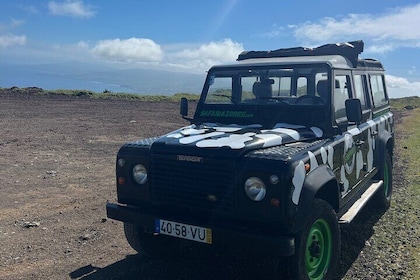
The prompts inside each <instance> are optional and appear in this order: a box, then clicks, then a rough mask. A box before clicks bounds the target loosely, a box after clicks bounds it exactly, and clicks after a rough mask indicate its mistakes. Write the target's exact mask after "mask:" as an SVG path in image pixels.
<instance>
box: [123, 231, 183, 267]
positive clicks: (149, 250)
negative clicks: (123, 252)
mask: <svg viewBox="0 0 420 280" xmlns="http://www.w3.org/2000/svg"><path fill="white" fill-rule="evenodd" d="M124 233H125V238H126V239H127V241H128V244H130V246H131V248H133V249H134V250H136V251H137V252H138V253H139V254H140V255H143V256H146V257H149V258H157V259H163V258H166V257H170V256H172V255H173V254H175V253H176V252H177V251H178V250H177V249H178V247H179V246H178V243H177V242H176V241H175V240H173V239H171V238H170V237H168V236H162V235H153V234H151V233H145V232H144V231H143V229H142V228H141V227H139V226H136V225H133V224H129V223H124Z"/></svg>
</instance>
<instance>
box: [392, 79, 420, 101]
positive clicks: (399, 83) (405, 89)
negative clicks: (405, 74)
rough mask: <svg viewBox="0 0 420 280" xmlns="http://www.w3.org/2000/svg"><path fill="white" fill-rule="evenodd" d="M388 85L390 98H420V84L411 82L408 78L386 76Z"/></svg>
mask: <svg viewBox="0 0 420 280" xmlns="http://www.w3.org/2000/svg"><path fill="white" fill-rule="evenodd" d="M385 78H386V84H387V88H388V91H389V97H390V98H399V97H405V96H415V95H416V96H420V82H410V81H409V80H408V79H406V78H402V77H397V76H392V75H386V77H385Z"/></svg>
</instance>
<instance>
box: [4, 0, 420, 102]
mask: <svg viewBox="0 0 420 280" xmlns="http://www.w3.org/2000/svg"><path fill="white" fill-rule="evenodd" d="M419 15H420V3H419V1H410V0H385V1H366V0H363V1H362V0H353V1H347V2H343V1H326V0H318V1H305V2H304V1H279V0H265V1H255V0H214V1H197V0H195V1H193V0H185V1H181V0H179V1H162V0H154V1H135V0H125V1H103V0H102V1H99V0H55V1H47V0H45V1H43V0H39V1H33V0H14V1H1V2H0V63H8V64H10V63H13V64H44V63H52V62H67V61H72V62H81V63H92V64H104V65H105V64H106V65H107V66H111V67H116V68H153V69H165V70H172V71H186V72H193V73H203V72H204V71H205V70H206V69H208V68H209V67H210V66H211V65H213V64H220V63H224V62H231V61H234V60H235V59H236V57H237V55H238V54H239V53H240V52H241V51H242V50H257V49H258V50H268V49H278V48H286V47H295V46H306V47H314V46H319V45H322V44H326V43H334V42H343V41H352V40H358V39H362V40H364V41H365V51H364V53H363V54H362V57H365V58H367V57H369V58H377V59H379V60H381V61H382V62H383V64H384V66H385V68H386V70H387V72H386V73H387V82H388V88H389V90H390V92H391V97H392V96H395V97H396V96H399V95H400V93H401V92H404V95H420V28H419V27H420V16H419ZM0 86H1V85H0Z"/></svg>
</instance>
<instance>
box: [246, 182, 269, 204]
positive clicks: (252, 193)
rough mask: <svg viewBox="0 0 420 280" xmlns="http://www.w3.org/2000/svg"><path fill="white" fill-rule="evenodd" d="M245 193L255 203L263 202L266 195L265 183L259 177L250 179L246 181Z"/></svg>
mask: <svg viewBox="0 0 420 280" xmlns="http://www.w3.org/2000/svg"><path fill="white" fill-rule="evenodd" d="M244 187H245V193H246V195H247V196H248V197H249V199H251V200H253V201H261V200H263V199H264V197H265V194H266V188H265V185H264V183H263V181H262V180H261V179H259V178H257V177H250V178H248V179H247V180H246V181H245V185H244Z"/></svg>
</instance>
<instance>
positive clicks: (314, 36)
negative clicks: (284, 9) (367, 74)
mask: <svg viewBox="0 0 420 280" xmlns="http://www.w3.org/2000/svg"><path fill="white" fill-rule="evenodd" d="M419 14H420V4H417V5H414V6H407V7H403V8H397V9H393V10H390V11H389V12H388V13H386V14H382V15H373V14H349V15H347V16H346V17H343V18H340V19H336V18H331V17H326V18H322V19H321V20H319V21H318V22H305V23H302V24H299V25H296V26H293V27H290V28H292V30H294V35H295V37H296V38H298V39H299V40H301V41H310V42H315V43H319V42H337V41H342V40H344V41H345V40H348V38H354V39H358V38H368V39H372V40H373V41H374V42H375V41H376V42H378V43H379V44H380V45H381V44H382V42H383V41H385V40H386V41H387V42H390V41H396V42H399V43H402V44H405V45H407V44H410V43H417V42H418V40H420V28H418V26H420V17H419ZM375 48H376V49H375ZM394 48H395V46H392V45H389V44H388V45H387V46H385V47H383V46H381V47H379V46H378V47H372V48H371V49H372V50H373V51H378V52H383V51H390V50H393V49H394Z"/></svg>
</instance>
